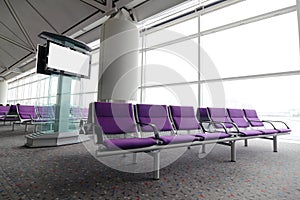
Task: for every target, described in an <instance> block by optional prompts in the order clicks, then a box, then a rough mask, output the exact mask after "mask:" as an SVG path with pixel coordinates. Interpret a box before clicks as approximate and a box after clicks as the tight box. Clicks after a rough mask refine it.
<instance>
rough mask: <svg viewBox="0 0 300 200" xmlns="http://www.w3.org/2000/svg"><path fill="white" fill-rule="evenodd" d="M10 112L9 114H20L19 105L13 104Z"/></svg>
mask: <svg viewBox="0 0 300 200" xmlns="http://www.w3.org/2000/svg"><path fill="white" fill-rule="evenodd" d="M8 114H9V115H17V114H18V111H17V106H16V105H11V106H10V109H9V112H8Z"/></svg>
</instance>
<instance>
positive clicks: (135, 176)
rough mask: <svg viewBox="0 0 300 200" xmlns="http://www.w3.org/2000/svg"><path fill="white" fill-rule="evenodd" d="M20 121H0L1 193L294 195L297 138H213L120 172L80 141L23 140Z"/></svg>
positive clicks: (298, 187)
mask: <svg viewBox="0 0 300 200" xmlns="http://www.w3.org/2000/svg"><path fill="white" fill-rule="evenodd" d="M24 135H25V133H24V127H17V130H16V131H14V132H12V131H10V128H9V127H0V199H3V200H4V199H135V200H139V199H185V200H187V199H262V200H264V199H293V200H294V199H296V200H297V199H298V200H300V144H291V143H285V142H281V141H280V139H279V152H278V153H274V152H272V141H268V140H261V139H255V140H250V141H249V147H244V146H243V142H238V144H237V162H230V149H229V148H228V147H226V146H220V145H215V146H213V148H212V149H211V151H209V152H208V153H207V154H206V155H205V156H202V157H203V158H200V157H199V148H192V149H191V150H188V151H186V152H184V153H183V154H182V155H181V156H180V157H179V158H178V159H176V160H175V161H174V162H172V163H171V164H170V165H168V166H166V167H165V168H163V169H162V170H161V171H160V172H161V178H160V180H157V181H154V180H152V173H151V172H149V173H126V172H122V171H118V170H115V169H112V168H110V167H108V166H106V165H104V164H102V163H101V162H99V161H98V160H97V159H95V158H94V157H93V156H92V155H91V154H90V153H89V151H87V149H86V147H85V146H84V145H83V144H75V145H66V146H61V147H51V148H26V147H24V146H23V145H24V142H25V139H24Z"/></svg>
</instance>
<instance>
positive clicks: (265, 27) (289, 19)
mask: <svg viewBox="0 0 300 200" xmlns="http://www.w3.org/2000/svg"><path fill="white" fill-rule="evenodd" d="M298 37H299V36H298V27H297V13H296V12H292V13H289V14H284V15H280V16H276V17H272V18H269V19H265V20H261V21H257V22H255V23H251V24H247V25H243V26H238V27H235V28H232V29H228V30H224V31H220V32H217V33H214V34H209V35H206V36H203V37H201V43H200V44H201V47H202V48H203V49H204V50H205V51H206V52H207V53H208V55H209V57H210V58H211V59H212V61H213V62H214V64H215V67H216V68H217V70H218V72H219V74H220V76H221V77H222V78H226V77H236V76H247V75H254V74H265V73H276V72H285V71H293V70H299V69H300V68H299V42H298V41H299V39H298Z"/></svg>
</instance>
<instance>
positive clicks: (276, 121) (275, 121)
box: [262, 120, 290, 129]
mask: <svg viewBox="0 0 300 200" xmlns="http://www.w3.org/2000/svg"><path fill="white" fill-rule="evenodd" d="M262 122H267V123H271V124H272V125H273V127H274V128H275V129H276V127H275V125H274V124H273V123H281V124H284V125H285V126H286V128H287V129H290V127H289V126H288V125H287V124H286V123H285V122H283V121H278V120H262ZM272 122H273V123H272Z"/></svg>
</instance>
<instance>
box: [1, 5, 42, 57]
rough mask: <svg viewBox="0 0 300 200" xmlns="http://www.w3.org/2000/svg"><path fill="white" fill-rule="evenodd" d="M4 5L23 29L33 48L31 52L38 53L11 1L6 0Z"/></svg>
mask: <svg viewBox="0 0 300 200" xmlns="http://www.w3.org/2000/svg"><path fill="white" fill-rule="evenodd" d="M4 3H5V4H6V6H7V8H8V10H9V12H10V14H11V15H12V16H13V18H14V20H15V21H16V23H17V24H18V26H19V28H20V29H21V31H22V33H23V34H24V36H25V38H26V40H27V42H28V44H29V45H30V46H31V48H32V49H31V50H33V51H34V52H35V51H36V48H35V45H34V44H33V42H32V40H31V38H30V37H29V34H28V33H27V31H26V29H25V27H24V26H23V24H22V22H21V20H20V19H19V17H18V15H17V13H16V12H15V10H14V8H13V7H12V5H11V4H10V2H9V0H4Z"/></svg>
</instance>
